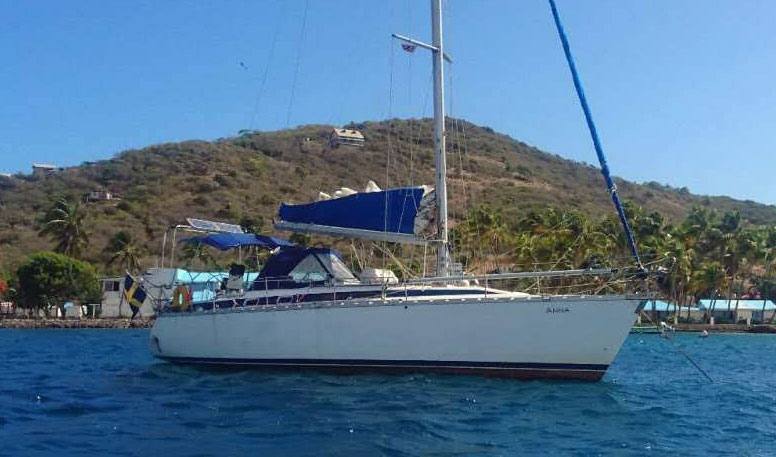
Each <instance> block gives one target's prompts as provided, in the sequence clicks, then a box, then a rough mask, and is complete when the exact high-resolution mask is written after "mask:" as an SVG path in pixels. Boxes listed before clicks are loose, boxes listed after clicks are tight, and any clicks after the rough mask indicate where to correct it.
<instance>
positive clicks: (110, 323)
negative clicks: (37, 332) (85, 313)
mask: <svg viewBox="0 0 776 457" xmlns="http://www.w3.org/2000/svg"><path fill="white" fill-rule="evenodd" d="M153 325H154V318H145V317H144V318H135V319H133V320H130V319H129V318H128V317H103V318H94V319H57V318H32V319H18V318H11V319H9V318H0V330H2V329H30V330H32V329H114V330H126V329H141V328H151V327H152V326H153Z"/></svg>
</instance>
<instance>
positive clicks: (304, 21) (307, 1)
mask: <svg viewBox="0 0 776 457" xmlns="http://www.w3.org/2000/svg"><path fill="white" fill-rule="evenodd" d="M309 6H310V0H305V2H304V13H302V28H301V30H300V32H299V45H298V47H297V49H296V65H295V66H294V79H293V82H292V83H291V98H289V100H288V111H287V112H286V128H288V127H289V125H290V124H291V108H292V107H293V105H294V95H295V94H296V79H297V76H298V75H299V64H300V62H301V60H302V47H303V45H304V35H305V30H306V28H307V9H308V7H309Z"/></svg>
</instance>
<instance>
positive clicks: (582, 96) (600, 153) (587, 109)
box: [549, 0, 643, 268]
mask: <svg viewBox="0 0 776 457" xmlns="http://www.w3.org/2000/svg"><path fill="white" fill-rule="evenodd" d="M549 1H550V8H552V17H553V18H554V19H555V27H556V28H557V29H558V35H559V36H560V41H561V43H563V52H564V53H565V54H566V61H567V62H568V64H569V70H571V76H572V78H574V87H575V88H576V89H577V95H578V96H579V103H580V104H581V105H582V111H584V112H585V120H587V128H588V129H589V130H590V135H591V136H592V137H593V145H594V146H595V152H596V154H597V155H598V162H599V163H600V164H601V174H602V175H604V180H606V187H607V188H608V189H609V193H610V194H611V195H612V202H614V206H615V208H617V214H618V215H619V216H620V222H622V228H623V229H624V230H625V236H626V237H627V238H628V247H629V248H630V251H631V254H632V255H633V258H634V260H636V265H638V266H639V268H643V266H642V264H641V258H640V257H639V251H638V249H636V241H635V240H634V238H633V232H631V229H630V226H629V225H628V218H627V217H626V216H625V210H624V209H623V208H622V204H621V203H620V197H619V196H618V195H617V186H615V185H614V181H612V175H611V174H610V173H609V166H608V165H607V164H606V157H604V151H603V149H602V148H601V141H600V140H599V139H598V132H597V131H596V128H595V123H593V116H592V115H591V114H590V107H589V106H588V105H587V99H586V98H585V91H584V90H583V89H582V83H581V82H580V80H579V74H577V67H576V65H574V57H572V56H571V49H570V48H569V42H568V39H567V38H566V32H564V31H563V25H562V24H561V23H560V16H559V15H558V8H557V7H556V6H555V0H549Z"/></svg>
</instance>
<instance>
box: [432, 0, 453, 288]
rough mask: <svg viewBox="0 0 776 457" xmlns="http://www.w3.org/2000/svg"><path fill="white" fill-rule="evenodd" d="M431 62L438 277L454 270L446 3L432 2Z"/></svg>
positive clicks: (439, 0) (436, 0)
mask: <svg viewBox="0 0 776 457" xmlns="http://www.w3.org/2000/svg"><path fill="white" fill-rule="evenodd" d="M431 45H432V46H433V47H434V49H432V51H431V61H432V64H433V72H434V145H435V147H436V203H437V241H438V244H437V273H436V275H437V276H447V275H448V273H449V268H450V258H449V255H450V253H449V244H448V233H447V156H446V153H445V86H444V81H445V78H444V61H443V59H444V49H443V47H442V0H431Z"/></svg>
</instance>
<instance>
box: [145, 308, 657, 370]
mask: <svg viewBox="0 0 776 457" xmlns="http://www.w3.org/2000/svg"><path fill="white" fill-rule="evenodd" d="M642 303H643V301H642V300H640V299H632V298H626V297H622V296H620V297H611V296H608V297H552V298H541V297H531V298H523V297H493V298H477V299H473V298H450V299H434V300H418V301H415V300H380V299H375V300H363V301H356V300H353V301H350V300H349V301H339V302H337V301H332V302H318V303H305V304H288V305H278V306H249V307H244V308H233V309H229V310H219V311H215V312H214V311H203V312H194V313H163V314H161V315H159V317H158V318H157V319H156V322H155V324H154V327H153V329H152V331H151V337H150V342H149V347H150V350H151V352H152V354H153V355H154V356H156V357H158V358H160V359H163V360H167V361H170V362H176V363H189V364H200V365H210V366H235V367H240V366H251V367H259V368H265V369H294V370H301V369H313V370H320V371H331V372H337V373H345V374H351V373H362V372H369V373H412V372H428V373H448V374H469V375H476V376H492V377H502V378H528V379H530V378H560V379H579V380H587V381H598V380H600V379H601V377H603V375H604V374H605V372H606V369H607V368H608V366H609V365H610V364H611V362H612V361H613V360H614V358H615V356H616V355H617V352H618V351H619V349H620V346H621V345H622V343H623V341H624V340H625V338H626V337H627V335H628V332H629V329H630V327H631V325H632V324H633V322H634V320H635V318H636V311H637V310H638V309H639V308H640V307H641V306H642Z"/></svg>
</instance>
